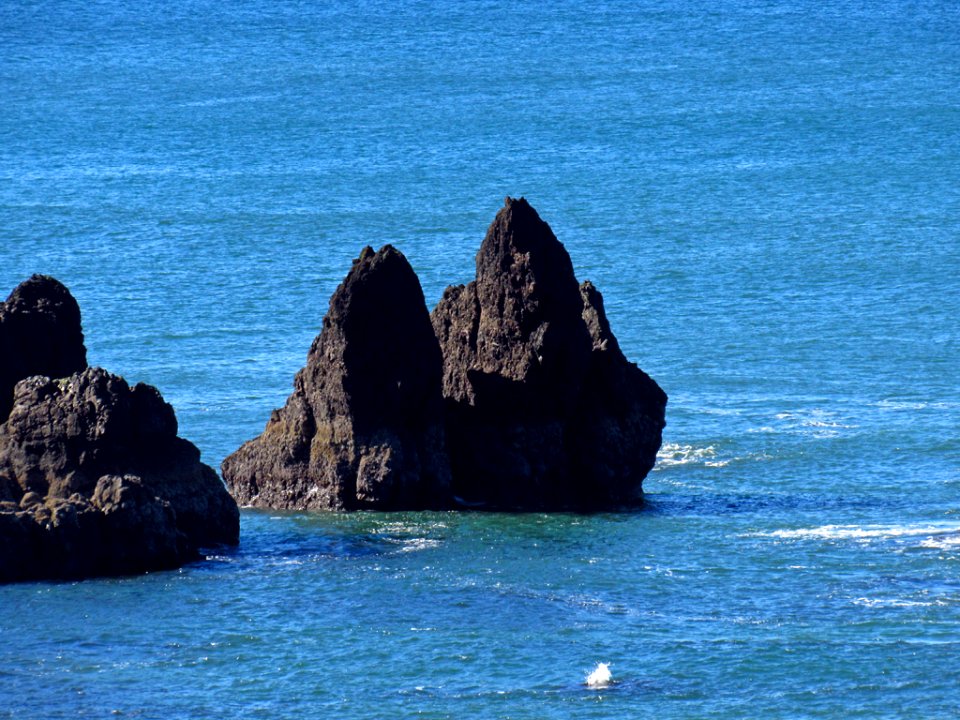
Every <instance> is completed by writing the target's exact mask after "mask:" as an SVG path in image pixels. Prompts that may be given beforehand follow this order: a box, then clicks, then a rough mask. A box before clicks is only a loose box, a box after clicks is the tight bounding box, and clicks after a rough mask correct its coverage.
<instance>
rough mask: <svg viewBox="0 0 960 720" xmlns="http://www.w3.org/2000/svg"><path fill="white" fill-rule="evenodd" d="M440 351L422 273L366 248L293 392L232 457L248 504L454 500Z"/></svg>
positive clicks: (420, 504) (414, 505)
mask: <svg viewBox="0 0 960 720" xmlns="http://www.w3.org/2000/svg"><path fill="white" fill-rule="evenodd" d="M441 370H442V359H441V356H440V349H439V347H438V345H437V340H436V338H435V337H434V334H433V329H432V327H431V324H430V316H429V314H428V312H427V309H426V304H425V302H424V299H423V291H422V290H421V288H420V282H419V280H418V279H417V276H416V275H415V273H414V272H413V269H412V268H411V267H410V265H409V263H408V262H407V260H406V258H404V256H403V255H402V254H401V253H400V252H399V251H397V250H396V249H394V248H393V247H391V246H389V245H387V246H385V247H384V248H383V249H381V250H380V251H379V252H376V253H375V252H374V251H373V250H372V249H371V248H369V247H368V248H366V249H364V251H363V252H362V253H361V255H360V257H359V258H358V259H357V260H355V261H354V264H353V267H352V268H351V270H350V272H349V273H348V274H347V276H346V278H345V279H344V281H343V283H342V284H341V285H340V286H339V287H338V288H337V290H336V292H335V293H334V294H333V297H331V299H330V308H329V311H328V312H327V315H326V317H325V318H324V320H323V329H322V331H321V332H320V334H319V335H318V336H317V338H316V339H315V340H314V342H313V345H312V347H311V348H310V352H309V355H308V357H307V364H306V366H305V367H304V368H303V369H302V370H300V372H298V373H297V375H296V377H295V379H294V391H293V394H292V395H290V397H289V398H288V400H287V403H286V405H285V407H284V408H282V409H281V410H275V411H274V412H273V413H272V415H271V417H270V420H269V422H268V423H267V426H266V428H265V429H264V431H263V434H261V435H260V436H258V437H257V438H255V439H253V440H251V441H249V442H247V443H245V444H244V445H243V446H242V447H241V448H240V449H239V450H237V451H236V452H235V453H233V454H232V455H231V456H229V457H228V458H227V459H226V460H224V462H223V466H222V470H223V476H224V479H225V480H226V482H227V485H228V487H229V488H230V491H231V492H232V493H233V495H234V497H235V498H237V500H238V501H239V502H240V503H241V504H245V505H253V506H258V507H272V508H290V509H358V508H378V509H419V508H429V507H437V506H442V505H444V504H446V499H447V497H448V493H449V466H448V460H447V455H446V450H445V443H444V431H443V405H442V399H441V395H440V386H441Z"/></svg>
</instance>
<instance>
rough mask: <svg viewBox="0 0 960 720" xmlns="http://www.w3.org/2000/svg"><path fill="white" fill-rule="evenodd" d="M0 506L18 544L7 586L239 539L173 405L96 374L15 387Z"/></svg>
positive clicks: (183, 557)
mask: <svg viewBox="0 0 960 720" xmlns="http://www.w3.org/2000/svg"><path fill="white" fill-rule="evenodd" d="M0 501H4V502H0V536H2V535H3V528H5V527H6V528H7V529H9V530H10V531H11V532H12V533H13V536H12V539H10V547H11V548H17V551H16V552H13V551H11V552H9V553H6V554H4V555H2V556H0V579H7V580H10V579H26V578H43V577H83V576H87V575H101V574H122V573H129V572H141V571H144V570H149V569H158V568H169V567H176V566H178V565H182V564H183V563H184V562H187V561H189V560H192V559H195V558H197V557H198V548H199V547H200V546H205V545H215V544H221V543H236V542H237V540H238V535H239V513H238V511H237V507H236V503H235V502H234V501H233V499H232V498H231V497H230V496H229V494H228V493H227V491H226V488H225V487H224V486H223V484H222V483H221V482H220V479H219V478H218V477H217V475H216V473H215V472H214V471H213V470H212V469H211V468H209V467H208V466H206V465H203V464H202V463H201V462H200V453H199V451H198V450H197V449H196V447H194V446H193V445H192V444H191V443H189V442H188V441H186V440H183V439H181V438H179V437H177V421H176V418H175V416H174V413H173V408H171V407H170V405H168V404H167V403H165V402H164V401H163V398H162V397H160V394H159V393H158V392H157V391H156V389H155V388H153V387H151V386H149V385H144V384H138V385H136V386H135V387H133V388H130V387H129V386H128V385H127V383H126V382H125V381H124V380H123V378H120V377H117V376H116V375H111V374H110V373H108V372H107V371H105V370H102V369H100V368H87V369H86V370H84V371H83V372H81V373H76V374H73V375H71V376H69V377H67V378H62V379H50V378H47V377H42V376H31V377H29V378H27V379H26V380H23V381H21V382H20V383H18V384H17V386H16V391H15V394H14V402H13V409H12V410H11V412H10V416H9V417H8V418H7V421H6V422H5V423H4V424H3V425H0ZM5 515H12V517H3V516H5ZM18 543H19V544H18Z"/></svg>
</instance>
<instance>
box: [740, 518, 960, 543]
mask: <svg viewBox="0 0 960 720" xmlns="http://www.w3.org/2000/svg"><path fill="white" fill-rule="evenodd" d="M756 536H758V537H773V538H778V539H782V540H805V539H814V540H896V539H900V538H915V537H922V538H926V540H924V542H921V543H920V546H921V547H926V546H927V545H926V544H925V543H927V542H933V541H934V538H938V539H937V542H943V541H944V540H943V539H942V536H950V537H949V539H948V542H950V544H952V545H960V522H949V523H922V524H914V525H821V526H820V527H814V528H798V529H796V530H774V531H772V532H768V533H757V534H756Z"/></svg>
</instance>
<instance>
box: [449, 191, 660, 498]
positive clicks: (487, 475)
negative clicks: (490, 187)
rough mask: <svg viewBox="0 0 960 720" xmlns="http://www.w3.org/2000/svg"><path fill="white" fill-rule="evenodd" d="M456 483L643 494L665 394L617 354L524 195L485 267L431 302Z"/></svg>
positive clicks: (496, 492)
mask: <svg viewBox="0 0 960 720" xmlns="http://www.w3.org/2000/svg"><path fill="white" fill-rule="evenodd" d="M432 322H433V326H434V330H435V332H436V335H437V338H438V339H439V341H440V346H441V350H442V352H443V359H444V369H443V394H444V398H445V402H446V430H447V438H448V444H449V450H450V456H451V467H452V477H453V485H452V487H453V492H454V493H455V495H456V496H458V497H459V498H461V499H462V500H463V502H465V503H467V504H470V505H478V506H486V507H497V508H509V509H561V508H565V509H596V508H601V507H610V506H614V505H621V504H626V503H630V502H632V501H634V500H636V499H637V498H638V497H639V494H640V491H641V485H642V481H643V478H644V477H645V475H646V474H647V472H648V471H649V470H650V468H651V467H652V466H653V463H654V459H655V457H656V452H657V450H658V449H659V447H660V443H661V438H662V429H663V427H664V410H665V406H666V395H665V394H664V393H663V391H662V390H661V389H660V388H659V386H657V384H656V383H655V382H654V381H653V380H651V379H650V378H649V377H648V376H647V375H646V374H645V373H643V372H642V371H641V370H639V369H638V368H637V367H636V366H635V365H633V364H632V363H630V362H628V361H627V360H626V358H624V356H623V354H622V353H621V352H620V350H619V347H618V345H617V342H616V339H615V338H614V337H613V334H612V333H611V331H610V327H609V324H608V322H607V319H606V316H605V314H604V311H603V302H602V299H601V297H600V294H599V292H597V291H596V289H595V288H593V286H592V285H591V284H589V283H585V284H584V285H583V286H580V285H578V283H577V280H576V278H575V276H574V272H573V266H572V263H571V262H570V257H569V255H568V254H567V252H566V250H565V249H564V247H563V246H562V245H561V244H560V242H559V241H558V240H557V238H556V237H555V236H554V234H553V232H552V231H551V230H550V227H549V226H548V225H547V224H546V223H545V222H543V220H541V219H540V217H539V216H538V215H537V213H536V211H535V210H534V209H533V208H532V207H531V206H530V205H529V204H528V203H527V202H526V200H524V199H522V198H521V199H519V200H513V199H510V198H507V201H506V204H505V206H504V207H503V208H502V209H501V210H500V212H499V213H498V214H497V217H496V218H495V220H494V221H493V224H492V225H491V226H490V229H489V230H488V232H487V235H486V237H485V239H484V241H483V244H482V245H481V247H480V251H479V253H478V254H477V276H476V280H475V281H474V282H471V283H470V284H468V285H466V286H458V287H452V288H448V289H447V291H446V292H445V293H444V296H443V299H442V300H441V301H440V303H439V304H438V305H437V307H436V309H435V310H434V311H433V314H432Z"/></svg>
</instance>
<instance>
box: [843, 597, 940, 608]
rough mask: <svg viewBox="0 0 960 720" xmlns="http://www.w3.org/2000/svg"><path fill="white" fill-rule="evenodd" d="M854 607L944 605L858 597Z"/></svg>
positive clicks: (938, 602) (929, 601) (928, 601)
mask: <svg viewBox="0 0 960 720" xmlns="http://www.w3.org/2000/svg"><path fill="white" fill-rule="evenodd" d="M853 604H854V605H860V606H861V607H870V608H873V607H880V608H891V607H897V608H908V607H933V606H934V605H944V604H945V603H944V602H943V601H942V600H935V601H934V600H904V599H903V598H867V597H859V598H856V599H855V600H854V601H853Z"/></svg>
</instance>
